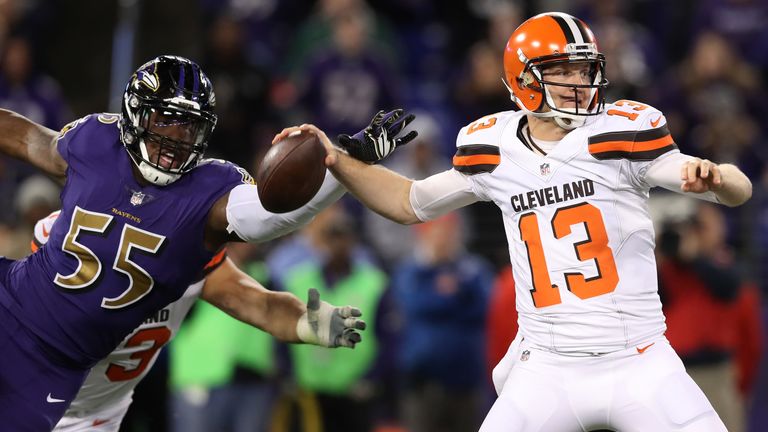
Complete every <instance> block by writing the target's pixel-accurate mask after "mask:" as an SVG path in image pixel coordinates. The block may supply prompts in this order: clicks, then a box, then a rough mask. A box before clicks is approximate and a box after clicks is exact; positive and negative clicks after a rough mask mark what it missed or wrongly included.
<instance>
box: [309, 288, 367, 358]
mask: <svg viewBox="0 0 768 432" xmlns="http://www.w3.org/2000/svg"><path fill="white" fill-rule="evenodd" d="M308 296H309V300H308V301H307V311H306V312H305V313H304V314H303V315H302V316H301V317H300V318H299V322H298V323H296V333H297V334H298V335H299V339H301V341H302V342H305V343H309V344H314V345H320V346H324V347H329V348H335V347H340V346H343V347H349V348H354V347H355V344H357V343H358V342H360V341H361V340H362V337H361V336H360V333H359V332H358V330H365V321H363V320H362V319H360V317H361V316H362V315H363V314H362V312H360V309H358V308H356V307H352V306H344V307H336V306H333V305H332V304H330V303H327V302H324V301H321V300H320V293H319V292H318V291H317V290H316V289H315V288H310V289H309V293H308Z"/></svg>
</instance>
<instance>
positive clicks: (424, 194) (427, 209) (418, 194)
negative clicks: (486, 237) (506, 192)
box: [410, 113, 511, 221]
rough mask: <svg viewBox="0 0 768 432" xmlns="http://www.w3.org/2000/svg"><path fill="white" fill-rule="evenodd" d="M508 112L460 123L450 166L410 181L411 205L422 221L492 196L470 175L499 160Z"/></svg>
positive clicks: (490, 169)
mask: <svg viewBox="0 0 768 432" xmlns="http://www.w3.org/2000/svg"><path fill="white" fill-rule="evenodd" d="M510 118H511V116H510V115H509V113H507V114H505V113H499V114H494V115H490V116H485V117H482V118H480V119H478V120H477V121H475V122H472V123H470V124H469V125H467V126H465V127H463V128H462V129H461V130H460V131H459V134H458V135H457V137H456V154H455V155H454V157H453V169H451V170H448V171H444V172H442V173H438V174H435V175H433V176H430V177H427V178H426V179H423V180H417V181H414V182H413V185H412V186H411V192H410V201H411V207H412V208H413V211H414V213H415V214H416V217H417V218H419V220H421V221H427V220H431V219H435V218H437V217H439V216H441V215H443V214H446V213H448V212H450V211H453V210H456V209H458V208H461V207H464V206H467V205H470V204H472V203H474V202H477V201H491V200H492V199H493V198H492V196H491V195H490V194H489V193H488V191H487V190H486V189H485V186H484V185H483V183H480V182H476V181H474V180H473V176H476V175H482V174H484V173H490V172H493V170H495V169H496V167H497V166H498V165H499V162H500V161H501V156H500V150H499V143H500V140H501V138H500V137H501V134H502V132H503V131H504V128H503V127H502V124H505V123H508V121H509V119H510Z"/></svg>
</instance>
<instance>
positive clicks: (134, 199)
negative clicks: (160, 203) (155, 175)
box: [131, 192, 145, 206]
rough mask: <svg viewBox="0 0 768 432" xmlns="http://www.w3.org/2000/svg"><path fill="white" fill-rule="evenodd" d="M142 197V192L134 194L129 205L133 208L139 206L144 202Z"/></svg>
mask: <svg viewBox="0 0 768 432" xmlns="http://www.w3.org/2000/svg"><path fill="white" fill-rule="evenodd" d="M144 196H145V194H144V193H142V192H134V193H133V195H131V204H132V205H134V206H137V205H141V203H142V202H144Z"/></svg>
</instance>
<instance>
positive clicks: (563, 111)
mask: <svg viewBox="0 0 768 432" xmlns="http://www.w3.org/2000/svg"><path fill="white" fill-rule="evenodd" d="M566 50H567V51H569V52H567V53H563V54H560V53H555V54H551V55H547V56H541V57H535V58H532V59H525V57H524V56H523V54H522V53H521V52H520V53H518V54H519V55H520V56H522V58H521V60H522V61H523V62H524V64H525V67H524V68H523V70H522V72H521V73H520V75H519V76H518V77H517V80H518V84H519V86H520V87H525V88H528V89H530V90H533V91H535V92H538V93H541V94H542V95H543V98H542V99H541V104H540V106H539V108H538V109H536V110H533V111H531V110H528V109H525V106H524V104H522V103H517V104H518V106H521V107H522V108H523V109H524V110H525V111H526V112H527V113H529V114H532V115H534V116H536V117H552V118H554V120H555V122H556V123H557V124H558V126H560V127H562V128H563V129H568V130H570V129H574V128H577V127H579V126H582V125H583V124H584V123H585V121H586V118H587V117H589V116H594V115H598V114H600V113H601V112H602V111H603V108H604V106H605V88H606V87H607V86H608V80H607V79H606V78H605V56H604V55H603V54H600V53H598V52H597V49H596V47H595V46H594V44H569V45H568V46H567V47H566ZM580 64H586V65H587V66H588V79H587V81H588V83H586V84H574V83H564V82H557V81H549V80H546V79H544V75H545V73H544V71H546V70H547V69H548V68H553V67H557V66H560V65H567V66H570V65H580ZM551 86H552V87H566V88H569V89H571V90H572V91H573V97H574V101H575V106H574V107H573V108H570V107H558V106H557V104H556V103H555V99H554V96H553V95H552V93H551V92H550V87H551ZM580 89H589V94H588V96H587V97H586V99H587V100H589V103H588V104H587V105H586V107H583V108H582V106H583V100H582V98H580V97H579V94H580V92H579V90H580ZM511 93H512V96H513V100H515V101H516V102H517V100H516V98H515V96H514V93H513V92H511ZM545 107H546V108H548V109H545Z"/></svg>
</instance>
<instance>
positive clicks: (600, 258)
mask: <svg viewBox="0 0 768 432" xmlns="http://www.w3.org/2000/svg"><path fill="white" fill-rule="evenodd" d="M580 223H583V224H584V228H585V231H586V233H587V239H586V240H584V241H581V242H578V243H575V244H574V245H573V246H574V250H575V252H576V257H577V258H578V259H579V260H580V261H587V260H594V263H595V267H596V268H597V276H594V277H591V278H585V277H584V275H583V274H581V273H565V283H566V285H567V286H568V290H569V291H571V292H572V293H574V294H575V295H576V296H577V297H579V298H580V299H582V300H585V299H588V298H591V297H596V296H599V295H603V294H608V293H610V292H613V290H615V289H616V285H618V283H619V273H618V271H617V270H616V262H615V261H614V259H613V252H612V251H611V248H610V247H609V246H608V234H607V232H606V230H605V224H604V223H603V217H602V215H601V213H600V210H599V209H598V208H597V207H595V206H593V205H591V204H589V203H581V204H577V205H574V206H569V207H563V208H560V209H558V210H557V211H556V212H555V215H554V216H553V217H552V231H553V234H554V236H555V238H556V239H561V238H563V237H565V236H567V235H569V234H570V233H571V227H572V226H573V225H577V224H580ZM519 227H520V236H521V239H522V241H523V242H525V246H526V248H527V250H528V262H529V263H530V266H531V277H532V279H533V289H532V290H531V296H532V297H533V304H534V305H535V306H536V307H539V308H541V307H546V306H552V305H556V304H559V303H560V302H561V301H562V300H561V299H560V290H559V287H558V286H557V285H552V281H551V279H550V277H549V269H548V268H547V261H546V259H545V251H544V247H543V245H542V241H541V230H540V229H539V221H538V219H537V218H536V214H535V213H527V214H524V215H522V216H521V217H520V222H519Z"/></svg>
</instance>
